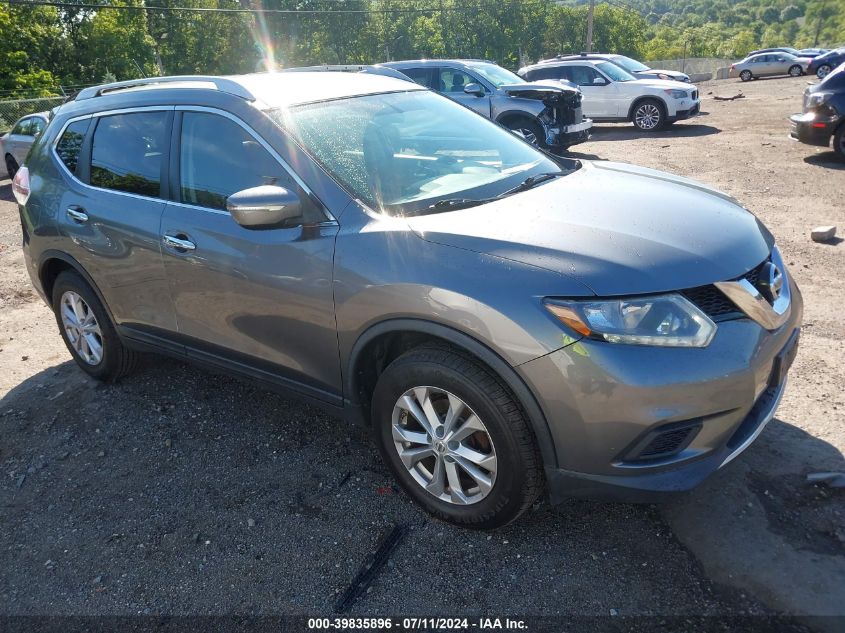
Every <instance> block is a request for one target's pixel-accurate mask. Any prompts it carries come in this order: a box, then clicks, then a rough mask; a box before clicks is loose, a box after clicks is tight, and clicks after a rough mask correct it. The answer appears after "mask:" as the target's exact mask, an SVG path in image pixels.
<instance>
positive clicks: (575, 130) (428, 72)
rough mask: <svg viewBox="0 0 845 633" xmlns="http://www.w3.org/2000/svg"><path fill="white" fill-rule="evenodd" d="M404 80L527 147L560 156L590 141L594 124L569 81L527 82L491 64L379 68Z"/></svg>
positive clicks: (437, 62) (431, 62) (438, 62)
mask: <svg viewBox="0 0 845 633" xmlns="http://www.w3.org/2000/svg"><path fill="white" fill-rule="evenodd" d="M378 66H379V67H381V68H391V69H394V70H398V71H399V72H401V73H403V74H404V75H407V76H408V77H409V78H410V79H412V80H413V81H415V82H416V83H418V84H420V85H422V86H425V87H426V88H430V89H432V90H434V91H435V92H439V93H440V94H442V95H444V96H446V97H449V98H450V99H452V100H453V101H457V102H458V103H461V104H463V105H465V106H467V107H468V108H470V109H472V110H475V111H476V112H478V113H479V114H482V115H484V116H486V117H487V118H489V119H492V120H494V121H496V122H497V123H499V124H501V125H504V126H505V127H506V128H508V129H510V130H512V131H514V132H517V133H518V134H520V135H521V136H522V137H523V138H525V139H526V140H527V141H528V142H529V143H531V144H532V145H537V146H539V147H542V148H544V149H549V150H551V151H555V152H560V151H563V150H566V149H567V148H568V147H570V146H572V145H576V144H577V143H583V142H584V141H586V140H587V139H589V138H590V129H591V128H592V126H593V122H592V121H591V120H590V119H588V118H585V117H584V115H583V113H582V110H581V99H582V94H581V91H580V90H579V89H578V86H576V85H575V84H572V83H570V82H568V81H563V82H562V81H556V80H554V81H531V82H529V81H526V80H525V79H523V78H522V77H520V76H519V75H516V74H514V73H512V72H511V71H509V70H507V69H505V68H502V67H501V66H499V65H497V64H494V63H492V62H488V61H484V60H474V59H419V60H415V61H401V62H386V63H384V64H379V65H378Z"/></svg>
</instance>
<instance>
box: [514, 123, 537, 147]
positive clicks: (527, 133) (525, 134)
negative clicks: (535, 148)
mask: <svg viewBox="0 0 845 633" xmlns="http://www.w3.org/2000/svg"><path fill="white" fill-rule="evenodd" d="M516 131H517V132H518V133H519V135H520V136H521V137H522V138H524V139H525V140H526V141H528V142H529V143H531V144H532V145H536V144H537V135H536V134H534V132H532V131H531V130H529V129H528V128H527V127H520V128H517V129H516Z"/></svg>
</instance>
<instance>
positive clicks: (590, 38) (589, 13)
mask: <svg viewBox="0 0 845 633" xmlns="http://www.w3.org/2000/svg"><path fill="white" fill-rule="evenodd" d="M595 9H596V0H590V8H589V9H588V10H587V46H586V48H587V52H588V53H592V52H593V12H594V11H595Z"/></svg>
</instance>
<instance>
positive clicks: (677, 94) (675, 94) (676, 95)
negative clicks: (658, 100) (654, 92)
mask: <svg viewBox="0 0 845 633" xmlns="http://www.w3.org/2000/svg"><path fill="white" fill-rule="evenodd" d="M663 92H665V93H666V94H667V95H669V96H671V97H672V98H673V99H686V98H687V97H688V96H689V93H688V92H687V91H686V90H677V89H675V88H670V89H669V90H664V91H663Z"/></svg>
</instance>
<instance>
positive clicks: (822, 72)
mask: <svg viewBox="0 0 845 633" xmlns="http://www.w3.org/2000/svg"><path fill="white" fill-rule="evenodd" d="M831 70H832V68H831V67H830V65H829V64H822V65H821V66H819V68H818V70H817V71H816V77H818V78H819V79H824V78H825V77H827V76H828V75H829V74H830V71H831Z"/></svg>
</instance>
